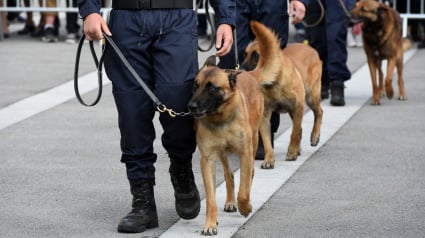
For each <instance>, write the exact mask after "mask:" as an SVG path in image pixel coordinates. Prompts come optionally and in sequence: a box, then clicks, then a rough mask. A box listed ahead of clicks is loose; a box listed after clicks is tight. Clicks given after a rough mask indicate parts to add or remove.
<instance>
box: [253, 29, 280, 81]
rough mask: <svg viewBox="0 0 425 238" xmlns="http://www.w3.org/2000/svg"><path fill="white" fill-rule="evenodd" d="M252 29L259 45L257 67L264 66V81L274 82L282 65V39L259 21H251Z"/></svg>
mask: <svg viewBox="0 0 425 238" xmlns="http://www.w3.org/2000/svg"><path fill="white" fill-rule="evenodd" d="M250 24H251V29H252V31H253V32H254V34H255V37H256V39H257V41H258V45H259V51H260V52H259V54H260V60H259V62H258V65H257V68H263V72H262V74H263V79H264V81H267V82H264V81H263V83H273V82H274V81H275V80H276V78H277V74H278V73H279V71H280V67H281V66H282V55H281V49H280V40H279V38H278V37H277V36H276V34H275V33H274V32H273V31H272V30H270V29H269V28H267V27H266V26H265V25H263V24H262V23H260V22H258V21H251V23H250Z"/></svg>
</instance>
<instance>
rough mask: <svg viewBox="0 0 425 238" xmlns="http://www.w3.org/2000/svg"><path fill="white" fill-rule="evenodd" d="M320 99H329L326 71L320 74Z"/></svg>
mask: <svg viewBox="0 0 425 238" xmlns="http://www.w3.org/2000/svg"><path fill="white" fill-rule="evenodd" d="M320 98H321V99H322V100H323V99H328V98H329V76H328V72H327V71H323V73H322V89H321V91H320Z"/></svg>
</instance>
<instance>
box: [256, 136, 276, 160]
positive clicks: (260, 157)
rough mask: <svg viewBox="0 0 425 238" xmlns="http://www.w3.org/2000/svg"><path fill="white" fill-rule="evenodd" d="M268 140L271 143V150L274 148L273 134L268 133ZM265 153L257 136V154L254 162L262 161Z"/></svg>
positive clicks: (260, 139)
mask: <svg viewBox="0 0 425 238" xmlns="http://www.w3.org/2000/svg"><path fill="white" fill-rule="evenodd" d="M270 140H271V142H272V148H274V133H273V132H270ZM265 155H266V152H265V151H264V144H263V139H262V138H261V135H260V134H258V147H257V152H255V160H263V159H264V156H265Z"/></svg>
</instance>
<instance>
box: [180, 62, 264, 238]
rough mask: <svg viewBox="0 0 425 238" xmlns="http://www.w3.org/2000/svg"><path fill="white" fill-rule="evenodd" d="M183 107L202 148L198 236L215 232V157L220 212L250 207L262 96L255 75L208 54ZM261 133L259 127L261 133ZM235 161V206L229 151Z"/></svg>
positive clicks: (243, 213)
mask: <svg viewBox="0 0 425 238" xmlns="http://www.w3.org/2000/svg"><path fill="white" fill-rule="evenodd" d="M188 109H189V111H190V112H191V113H192V114H193V116H194V117H195V131H196V142H197V146H198V148H199V151H200V153H201V172H202V178H203V182H204V187H205V194H206V206H207V210H206V222H205V226H204V228H203V231H202V234H203V235H216V234H217V224H218V220H217V219H218V215H217V204H216V199H215V189H216V186H215V185H216V184H215V179H216V178H215V174H216V170H215V169H216V165H215V164H216V160H217V159H220V161H221V163H222V166H223V171H224V178H225V181H226V192H227V196H226V202H225V205H224V211H226V212H236V210H237V208H238V209H239V212H240V213H241V214H242V215H243V216H245V217H246V216H248V215H249V214H250V213H251V211H252V205H251V202H250V193H251V185H252V179H253V176H254V156H255V152H256V148H257V145H258V133H259V128H260V124H261V122H262V120H263V112H264V97H263V95H262V93H261V91H260V87H259V85H258V83H257V81H256V79H255V78H254V77H252V76H251V75H250V74H248V73H247V72H246V71H237V70H224V69H220V68H219V67H217V66H216V63H215V56H210V57H209V58H208V59H207V60H206V62H205V64H204V66H203V67H202V68H201V69H200V71H199V72H198V73H197V75H196V77H195V83H194V90H193V96H192V98H191V99H190V100H189V102H188ZM260 134H261V132H260ZM231 154H235V155H237V156H238V157H239V160H240V187H239V192H238V196H237V208H236V201H235V194H234V193H235V192H234V186H235V184H234V178H233V171H232V170H231V168H230V167H229V161H228V156H229V155H231Z"/></svg>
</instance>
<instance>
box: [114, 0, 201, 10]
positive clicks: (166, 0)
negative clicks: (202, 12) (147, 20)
mask: <svg viewBox="0 0 425 238" xmlns="http://www.w3.org/2000/svg"><path fill="white" fill-rule="evenodd" d="M112 8H113V9H128V10H141V9H179V8H193V0H113V1H112Z"/></svg>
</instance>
